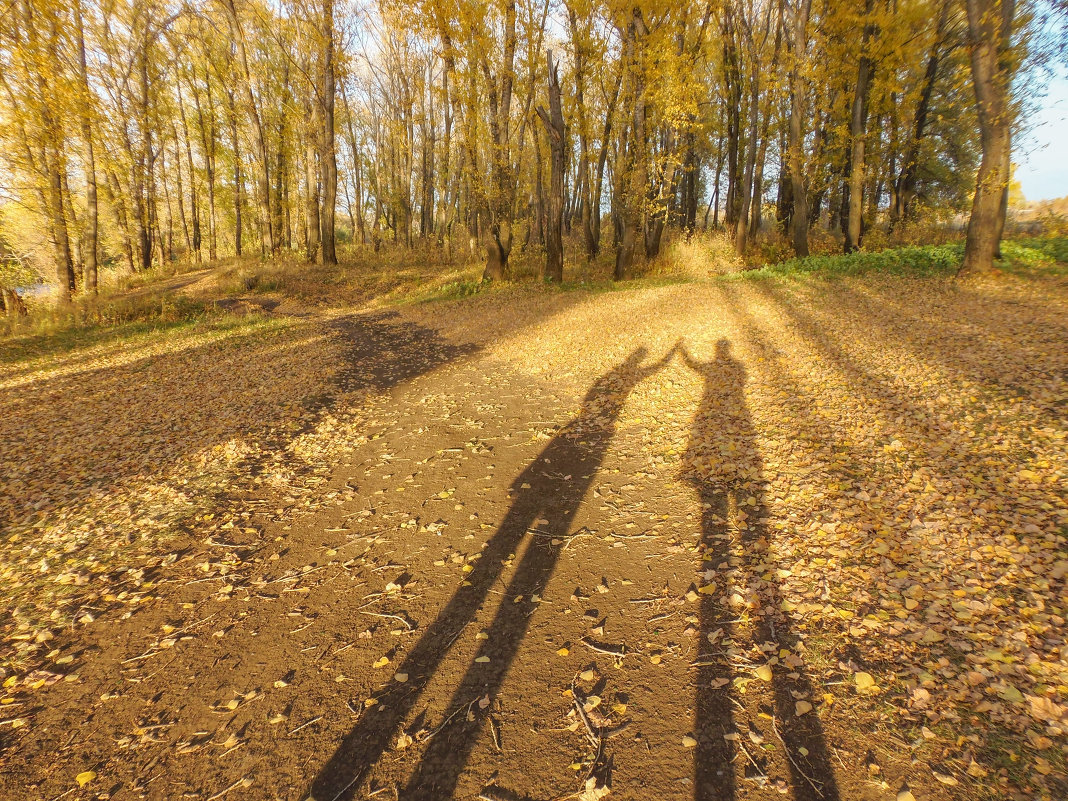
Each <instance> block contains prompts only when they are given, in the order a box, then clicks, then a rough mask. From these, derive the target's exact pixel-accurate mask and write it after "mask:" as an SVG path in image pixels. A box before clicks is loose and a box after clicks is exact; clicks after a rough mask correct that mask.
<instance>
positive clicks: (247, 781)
mask: <svg viewBox="0 0 1068 801" xmlns="http://www.w3.org/2000/svg"><path fill="white" fill-rule="evenodd" d="M251 784H252V777H251V776H242V777H241V778H240V779H238V780H237V781H236V782H234V783H233V784H231V785H230V786H229V787H227V788H226V789H225V790H221V791H220V792H218V793H216V794H215V795H213V796H212V797H211V798H209V799H208V801H216V799H218V798H222V797H223V796H224V795H226V794H227V793H228V792H230V791H231V790H236V789H237V788H238V787H248V786H249V785H251Z"/></svg>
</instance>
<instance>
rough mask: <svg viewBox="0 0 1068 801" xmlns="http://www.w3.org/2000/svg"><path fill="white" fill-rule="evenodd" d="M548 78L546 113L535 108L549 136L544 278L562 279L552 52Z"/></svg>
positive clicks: (560, 162)
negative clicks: (547, 108) (547, 109)
mask: <svg viewBox="0 0 1068 801" xmlns="http://www.w3.org/2000/svg"><path fill="white" fill-rule="evenodd" d="M545 59H546V62H547V64H546V66H547V71H548V78H549V111H546V110H545V109H544V108H542V107H541V106H538V116H539V117H541V121H542V123H543V124H544V125H545V132H546V134H548V137H549V153H550V162H549V212H548V219H547V220H546V223H547V224H546V229H547V230H546V232H545V234H546V236H545V274H544V276H545V279H546V280H548V281H556V282H557V283H560V282H561V281H563V280H564V242H563V224H564V136H565V130H564V114H563V111H562V110H561V107H560V77H559V75H558V74H557V70H556V67H557V65H556V64H554V63H553V52H552V50H549V51H548V52H546V54H545Z"/></svg>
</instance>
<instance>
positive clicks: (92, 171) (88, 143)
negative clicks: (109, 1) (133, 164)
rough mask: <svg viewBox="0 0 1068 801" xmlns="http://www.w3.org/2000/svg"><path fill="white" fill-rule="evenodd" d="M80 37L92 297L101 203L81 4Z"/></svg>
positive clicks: (77, 7) (86, 275) (78, 10)
mask: <svg viewBox="0 0 1068 801" xmlns="http://www.w3.org/2000/svg"><path fill="white" fill-rule="evenodd" d="M74 13H75V19H76V23H77V36H78V77H79V81H80V86H79V89H80V91H81V99H80V104H79V105H80V109H79V110H80V112H81V124H82V145H83V148H84V150H83V153H82V155H83V157H84V159H85V164H84V165H83V167H84V169H85V264H84V269H83V275H84V282H85V291H86V292H87V293H89V294H90V295H96V293H97V288H96V284H97V253H98V252H99V248H100V246H99V238H100V237H99V225H100V222H99V220H100V212H99V205H98V203H97V188H96V154H95V153H94V152H93V126H92V122H91V120H90V116H89V114H90V109H91V108H92V107H93V106H92V100H91V98H92V95H91V90H90V89H89V71H88V68H87V63H86V58H85V26H84V22H83V20H82V5H81V2H80V0H78V2H75V4H74Z"/></svg>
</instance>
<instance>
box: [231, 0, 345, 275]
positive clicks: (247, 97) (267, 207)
mask: <svg viewBox="0 0 1068 801" xmlns="http://www.w3.org/2000/svg"><path fill="white" fill-rule="evenodd" d="M224 2H225V4H226V10H227V11H228V12H229V22H230V33H231V34H232V36H233V42H234V45H235V47H236V51H237V61H238V64H239V66H240V67H241V77H242V80H241V89H242V90H243V94H244V101H245V106H246V112H247V114H248V118H249V122H250V123H251V125H252V146H253V148H254V149H255V153H256V161H257V165H256V166H257V171H256V184H255V185H256V203H257V205H258V207H259V215H258V217H259V227H260V248H261V251H262V252H263V253H266V254H273V253H274V252H275V251H276V249H277V247H276V245H275V241H274V231H273V229H272V225H271V195H270V193H271V176H270V159H269V158H268V155H267V142H266V139H265V138H264V135H263V121H262V120H261V119H260V111H259V107H258V106H257V105H256V97H255V95H254V94H253V93H252V72H251V71H250V69H249V64H248V54H247V52H246V48H245V32H244V29H243V28H242V27H241V20H240V19H239V18H238V16H237V8H236V6H235V5H234V0H224ZM335 188H336V185H335Z"/></svg>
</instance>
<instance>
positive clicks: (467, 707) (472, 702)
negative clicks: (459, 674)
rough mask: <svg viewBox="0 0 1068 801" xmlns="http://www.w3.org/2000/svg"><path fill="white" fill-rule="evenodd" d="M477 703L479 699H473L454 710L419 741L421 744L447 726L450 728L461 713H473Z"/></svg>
mask: <svg viewBox="0 0 1068 801" xmlns="http://www.w3.org/2000/svg"><path fill="white" fill-rule="evenodd" d="M477 702H478V698H472V699H471V700H470V701H468V702H467V703H466V704H464V705H463V706H458V707H456V709H454V710H453V711H452V713H451V714H450V715H449V716H448V717H447V718H445V720H443V721H441V723H440V724H439V725H437V726H436V727H435V728H434V729H432V730H431V731H428V732H427V733H426V734H424V735H423V736H422V737H421V738H420V739H419V742H421V743H425V742H426V741H427V740H429V739H430V738H431V737H433V736H434V735H436V734H437V733H438V732H440V731H441V730H442V729H444V728H445V727H446V726H448V725H449V723H450V721H452V719H453V718H454V717H456V716H457V715H459V714H460V713H461V712H464V713H467V712H470V711H471V707H473V706H474V705H475V704H476V703H477Z"/></svg>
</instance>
